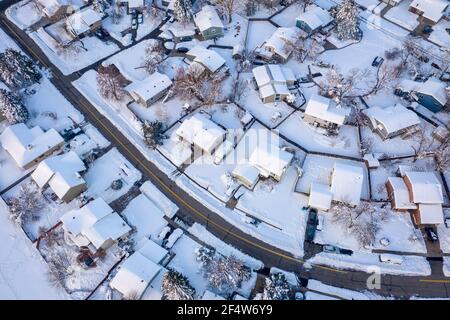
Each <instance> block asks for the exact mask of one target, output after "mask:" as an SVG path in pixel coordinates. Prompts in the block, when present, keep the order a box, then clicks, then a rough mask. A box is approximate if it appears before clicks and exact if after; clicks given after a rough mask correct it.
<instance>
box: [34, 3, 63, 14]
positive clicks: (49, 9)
mask: <svg viewBox="0 0 450 320" xmlns="http://www.w3.org/2000/svg"><path fill="white" fill-rule="evenodd" d="M37 1H38V3H39V4H40V5H41V6H42V7H43V8H42V10H43V11H44V13H45V14H46V15H48V16H50V17H51V16H53V15H54V14H55V13H56V12H57V11H58V10H59V8H61V6H62V5H63V4H65V2H66V1H61V0H37Z"/></svg>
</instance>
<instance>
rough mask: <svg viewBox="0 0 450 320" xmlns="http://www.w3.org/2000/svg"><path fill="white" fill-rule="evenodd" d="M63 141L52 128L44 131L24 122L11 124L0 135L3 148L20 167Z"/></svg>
mask: <svg viewBox="0 0 450 320" xmlns="http://www.w3.org/2000/svg"><path fill="white" fill-rule="evenodd" d="M63 142H64V139H63V138H62V137H61V135H60V134H59V133H58V132H57V131H56V130H55V129H53V128H52V129H50V130H48V131H46V132H44V131H43V130H42V129H41V128H40V127H38V126H36V127H33V128H31V129H29V128H28V127H27V126H26V125H25V124H24V123H18V124H14V125H11V126H9V127H7V128H6V129H5V130H4V131H3V133H2V134H1V135H0V143H1V144H2V146H3V148H4V149H5V150H6V151H8V153H9V154H10V155H11V156H12V157H13V159H14V160H15V161H16V163H17V164H18V165H19V166H20V167H24V166H26V165H27V164H29V163H30V162H32V161H34V160H35V159H37V158H39V157H40V156H42V155H43V154H45V153H46V152H48V150H50V149H53V148H55V147H56V146H58V145H59V144H62V143H63Z"/></svg>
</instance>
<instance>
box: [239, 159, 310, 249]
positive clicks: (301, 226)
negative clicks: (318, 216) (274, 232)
mask: <svg viewBox="0 0 450 320" xmlns="http://www.w3.org/2000/svg"><path fill="white" fill-rule="evenodd" d="M297 179H298V172H297V170H296V169H295V168H294V167H293V166H291V167H289V168H288V170H287V172H286V174H285V176H284V177H283V179H282V180H281V181H280V182H279V183H277V182H275V181H272V180H266V181H259V182H258V184H257V185H256V187H255V189H254V190H253V191H248V192H245V194H244V195H243V196H241V197H240V198H239V201H238V204H237V209H239V210H242V211H244V212H245V213H248V214H249V215H251V216H253V217H255V218H257V219H260V220H262V221H263V222H265V223H267V224H269V225H272V226H275V227H276V228H279V229H280V230H281V231H282V232H283V233H286V234H288V235H290V236H292V237H294V238H296V239H297V241H298V243H299V246H300V248H301V250H302V249H303V241H304V236H305V228H306V220H307V214H306V213H305V212H304V211H302V210H301V208H302V207H303V206H305V205H307V203H308V199H307V198H306V197H305V196H303V195H301V194H298V193H295V192H294V188H295V184H296V182H297Z"/></svg>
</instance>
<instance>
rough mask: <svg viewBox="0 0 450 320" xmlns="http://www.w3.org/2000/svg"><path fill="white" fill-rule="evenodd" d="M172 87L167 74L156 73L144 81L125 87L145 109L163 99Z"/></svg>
mask: <svg viewBox="0 0 450 320" xmlns="http://www.w3.org/2000/svg"><path fill="white" fill-rule="evenodd" d="M171 86H172V80H170V79H169V77H168V76H166V75H165V74H162V73H159V72H155V73H153V74H152V75H150V76H148V77H147V78H145V79H144V80H142V81H138V80H137V81H134V82H132V83H131V84H129V85H128V86H126V87H125V91H127V92H128V93H129V94H130V96H131V97H132V98H133V99H134V101H136V102H137V103H139V104H140V105H141V106H143V107H149V106H151V105H152V104H153V103H155V102H156V101H158V100H159V99H161V98H162V97H163V96H164V95H165V94H166V93H167V92H168V90H169V88H170V87H171Z"/></svg>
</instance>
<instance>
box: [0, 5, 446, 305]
mask: <svg viewBox="0 0 450 320" xmlns="http://www.w3.org/2000/svg"><path fill="white" fill-rule="evenodd" d="M14 2H18V1H17V0H6V1H3V2H1V3H0V10H1V16H0V26H1V27H2V28H3V30H4V31H5V32H6V33H7V34H8V35H9V36H11V37H12V38H13V39H15V40H16V42H17V43H18V45H19V46H20V47H21V48H22V49H23V50H24V51H25V52H26V53H27V54H28V55H30V56H31V57H32V58H33V59H35V60H36V61H37V62H39V63H40V64H42V66H44V67H45V68H48V69H49V70H51V71H52V74H53V78H52V79H51V81H52V83H53V84H54V85H55V86H56V88H58V90H60V91H61V93H62V94H63V95H64V96H65V97H66V98H67V99H68V101H69V102H71V103H72V104H73V105H74V106H75V107H76V108H77V109H78V110H79V111H80V112H82V113H83V114H84V116H85V117H86V119H87V120H88V121H90V122H91V123H92V124H93V125H95V126H96V127H97V129H99V130H100V132H101V133H102V134H103V135H105V137H106V138H108V139H109V140H110V141H111V143H112V144H113V145H114V146H115V147H117V148H118V149H119V150H120V152H121V153H122V154H123V155H124V156H125V157H126V158H127V159H128V160H129V161H130V162H131V163H133V165H135V166H136V167H137V168H138V169H139V170H141V171H142V172H143V173H144V174H145V175H146V176H147V177H148V178H149V179H150V180H151V182H152V183H154V184H155V185H156V186H157V187H158V188H159V189H160V190H161V191H162V192H163V193H164V194H166V195H167V196H168V197H169V198H170V199H171V200H172V201H173V202H175V203H176V204H177V205H178V206H179V208H180V210H181V212H182V213H183V214H184V215H187V216H189V217H191V218H192V219H193V220H194V221H196V222H198V223H201V224H203V225H204V226H205V227H206V228H207V229H208V230H209V231H210V232H212V233H213V234H214V235H215V236H217V237H218V238H220V239H222V240H223V241H225V242H227V243H229V244H231V245H233V246H234V247H236V248H238V249H240V250H241V251H243V252H245V253H247V254H249V255H251V256H253V257H255V258H257V259H260V260H261V261H263V262H264V264H265V265H266V266H267V267H272V266H275V267H278V268H281V269H284V270H288V271H294V272H297V273H299V274H300V276H301V277H304V278H311V279H316V280H319V281H321V282H323V283H325V284H330V285H333V286H338V287H344V288H348V289H353V290H367V286H366V280H367V278H368V274H366V273H364V272H358V271H342V270H336V269H332V268H328V267H325V266H313V267H312V268H311V269H308V270H307V269H305V268H303V262H304V261H303V260H301V259H298V258H295V257H293V256H292V255H291V254H290V253H288V252H283V251H282V250H279V249H277V248H274V247H272V246H270V245H268V244H266V243H264V242H262V241H260V240H257V239H255V238H253V237H251V236H249V235H247V234H246V233H243V232H242V231H240V230H239V229H238V228H236V227H234V226H233V225H231V224H230V223H228V222H226V221H225V220H223V219H222V218H221V217H220V216H219V215H217V214H215V213H214V212H212V211H210V210H208V209H207V208H206V207H204V206H203V205H202V204H201V203H200V202H198V201H196V200H195V199H193V198H192V197H190V196H189V195H188V194H187V193H186V192H184V191H183V190H182V189H180V188H179V187H178V186H177V185H176V184H175V183H174V182H173V181H172V180H171V179H170V178H169V177H167V176H166V175H165V174H164V173H162V172H161V171H160V170H159V169H158V168H157V167H156V166H155V165H154V164H153V163H151V162H150V161H148V160H147V159H146V158H145V157H144V156H143V155H142V154H141V153H140V152H139V151H138V150H137V148H135V147H134V145H133V144H132V143H131V142H130V141H129V140H128V139H127V138H126V137H125V136H124V135H123V134H122V133H121V132H120V130H117V128H115V127H114V126H113V125H112V124H111V122H109V120H108V119H107V118H105V117H104V116H102V115H101V114H100V113H99V112H98V111H97V110H96V108H95V107H94V106H92V105H91V104H90V103H89V102H88V101H87V100H86V99H85V98H84V97H83V96H82V95H81V94H80V93H79V92H78V91H77V89H75V87H74V86H73V85H72V84H71V81H70V78H69V77H66V76H64V75H63V74H62V73H61V72H60V71H59V70H58V68H56V67H55V66H54V65H53V64H52V63H51V62H50V61H49V60H48V59H47V57H46V56H45V55H44V53H43V52H42V51H41V50H40V49H39V48H38V46H37V45H35V44H34V42H33V41H32V40H31V39H30V38H29V37H28V35H27V34H26V33H25V32H23V31H22V30H20V29H18V28H17V27H15V26H14V25H13V24H12V23H11V22H9V21H8V19H7V18H6V16H5V14H4V10H5V9H6V8H7V7H8V6H10V5H11V4H12V3H14ZM430 263H431V266H432V270H433V273H432V276H431V277H407V276H395V275H383V276H382V277H381V289H379V290H376V293H378V294H383V295H395V296H398V297H409V296H414V295H419V296H421V297H450V280H445V279H443V275H442V270H441V268H440V266H441V265H442V264H440V263H435V262H433V261H430ZM433 266H435V268H433ZM438 277H439V278H438Z"/></svg>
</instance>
